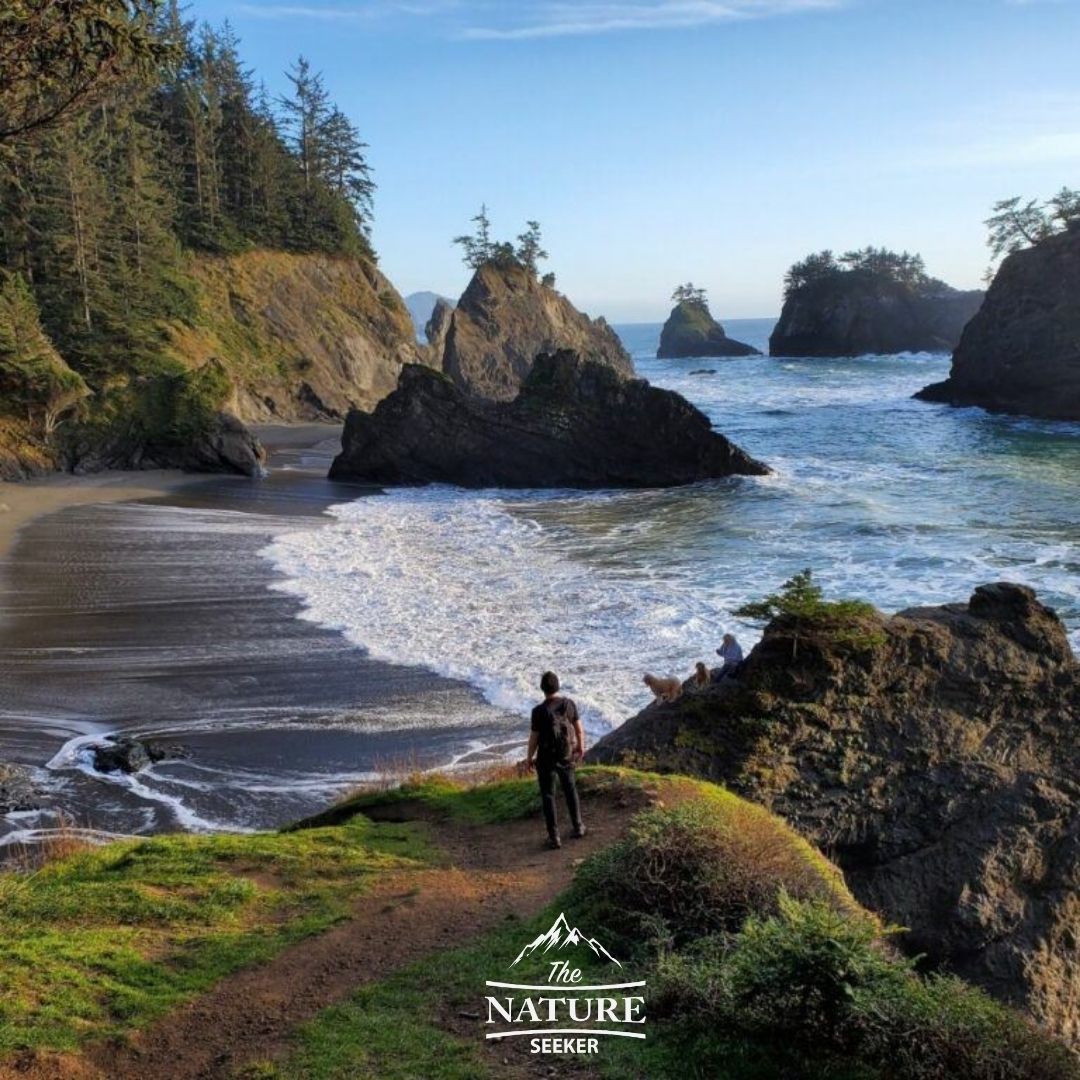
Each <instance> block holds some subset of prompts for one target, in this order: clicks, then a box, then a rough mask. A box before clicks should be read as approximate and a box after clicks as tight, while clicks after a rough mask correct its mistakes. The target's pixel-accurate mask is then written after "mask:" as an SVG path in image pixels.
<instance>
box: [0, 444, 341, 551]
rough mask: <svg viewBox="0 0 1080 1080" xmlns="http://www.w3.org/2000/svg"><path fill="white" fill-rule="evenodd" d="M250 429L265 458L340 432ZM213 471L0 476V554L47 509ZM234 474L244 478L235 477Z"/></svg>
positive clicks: (118, 497) (123, 497)
mask: <svg viewBox="0 0 1080 1080" xmlns="http://www.w3.org/2000/svg"><path fill="white" fill-rule="evenodd" d="M249 426H250V428H251V430H252V431H253V432H254V433H255V435H256V436H258V438H259V441H260V442H261V443H262V444H263V446H264V447H265V448H266V452H267V454H268V455H269V456H270V459H271V464H273V460H272V459H273V458H274V457H275V456H278V455H280V456H282V457H287V456H290V455H292V454H297V453H303V452H304V451H311V450H315V449H316V448H318V447H321V446H322V445H323V444H325V443H327V442H329V441H330V440H331V439H334V438H340V435H341V430H342V425H341V424H253V425H249ZM221 476H227V474H219V473H196V472H192V473H187V472H181V471H180V470H179V469H136V470H119V469H118V470H110V471H106V472H100V473H90V474H88V475H83V476H78V475H75V474H73V473H60V472H58V473H51V474H49V475H47V476H43V477H37V478H35V479H33V480H23V481H13V480H0V560H2V559H6V558H9V557H10V555H11V552H12V550H13V548H14V545H15V542H16V539H17V537H18V535H19V533H20V532H21V531H22V529H23V527H24V526H26V525H28V524H30V522H32V521H35V520H36V519H37V518H40V517H44V516H46V515H47V514H54V513H56V512H58V511H60V510H66V509H68V508H69V507H73V506H93V505H96V504H99V503H115V502H136V501H138V500H141V499H155V498H162V497H164V496H167V495H169V494H171V493H172V492H174V491H178V490H180V489H182V488H185V487H188V486H189V485H191V484H198V483H201V482H205V481H207V480H210V479H213V478H215V477H221ZM237 479H238V480H244V479H247V478H246V477H240V476H238V477H237Z"/></svg>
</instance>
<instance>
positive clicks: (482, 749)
mask: <svg viewBox="0 0 1080 1080" xmlns="http://www.w3.org/2000/svg"><path fill="white" fill-rule="evenodd" d="M259 434H260V437H261V438H263V439H264V440H265V443H266V445H267V446H268V448H270V449H271V459H270V472H269V475H268V476H267V477H265V478H261V479H255V480H252V479H249V478H246V477H234V476H205V475H184V474H181V473H130V474H128V473H124V474H104V475H102V476H96V477H77V478H73V477H63V476H61V477H53V478H49V479H48V480H45V481H43V482H40V481H39V482H35V483H30V484H23V485H5V489H4V494H3V498H2V499H0V501H4V502H7V503H8V505H9V506H10V507H11V509H10V510H8V511H6V512H5V514H4V519H5V528H6V541H7V544H8V548H7V552H6V554H4V555H3V556H0V761H7V762H12V763H17V764H21V765H24V766H27V767H29V768H30V769H31V770H32V774H33V777H34V780H35V783H37V784H38V785H39V787H40V789H41V797H40V804H41V810H40V812H37V813H32V814H29V815H26V814H23V815H19V814H16V815H14V816H8V817H7V818H4V817H3V816H0V848H2V847H3V845H4V842H5V839H7V840H8V841H11V840H13V839H33V838H35V836H36V835H37V834H38V832H39V831H40V830H47V829H48V828H50V827H51V826H53V825H54V824H55V823H56V822H57V821H58V820H59V818H58V817H57V815H58V814H62V815H63V816H64V819H65V820H67V821H69V822H74V823H76V824H77V825H79V826H80V827H87V828H92V829H97V830H103V831H106V832H111V833H146V832H169V831H174V830H176V829H193V830H196V831H206V830H212V831H217V830H222V829H224V830H232V829H248V828H268V827H274V826H277V825H280V824H282V823H284V822H286V821H291V820H295V819H296V818H297V817H300V816H303V815H304V814H306V813H311V812H314V811H315V810H318V809H320V808H321V807H322V806H324V805H325V804H326V803H327V802H328V801H330V800H331V799H332V798H333V797H334V796H335V795H336V794H340V792H341V791H342V790H345V789H348V788H349V787H351V786H353V785H355V784H356V783H359V782H361V781H363V780H365V779H368V778H370V777H371V776H372V775H381V774H383V773H384V772H386V771H388V770H396V769H398V768H400V767H402V766H403V765H405V766H408V767H410V768H411V767H421V768H422V767H424V766H428V765H430V766H441V765H444V764H446V763H449V762H452V761H456V760H462V759H465V758H472V757H473V756H474V755H477V754H479V756H480V757H484V756H486V753H487V750H486V748H490V747H493V746H495V745H497V744H500V743H505V741H506V739H507V737H508V735H510V736H512V737H516V734H515V733H516V732H517V728H518V727H520V718H518V717H508V716H507V715H506V714H505V713H503V712H502V711H501V710H499V709H497V708H494V707H492V706H491V705H489V704H488V703H487V702H485V701H484V700H483V699H482V698H481V696H480V695H479V693H478V692H477V691H476V690H475V689H474V688H473V687H471V686H469V685H468V684H466V683H463V682H460V681H456V680H453V679H446V678H441V677H439V676H437V675H434V674H432V673H431V672H429V671H425V670H423V669H421V668H418V667H407V666H401V665H398V664H391V663H385V662H382V661H379V660H376V659H373V658H371V657H370V656H369V655H367V653H366V652H365V650H363V649H360V648H358V647H357V646H356V645H354V644H353V643H351V642H350V641H349V640H348V639H347V638H346V637H345V636H344V635H343V634H341V633H340V632H339V631H337V630H335V629H332V628H331V629H324V628H320V627H318V626H316V625H314V624H313V623H312V622H310V621H308V620H306V619H304V618H302V617H298V616H302V615H303V612H302V610H301V606H300V604H299V603H298V601H297V600H296V599H294V598H293V597H291V596H288V595H285V594H283V593H282V592H280V591H278V589H277V588H276V584H277V582H278V580H279V577H278V575H277V573H276V571H275V570H274V567H273V566H272V564H271V563H270V561H269V560H268V559H266V558H265V557H264V556H263V555H262V554H261V553H262V552H263V550H264V549H265V548H266V546H267V544H269V543H270V542H271V541H272V540H273V539H274V538H275V537H277V536H280V535H282V534H283V533H287V532H289V531H292V530H301V531H305V530H311V529H319V528H321V527H322V526H323V524H324V523H329V522H330V521H331V520H332V519H330V518H328V517H326V515H325V513H324V512H325V510H326V508H327V507H328V506H331V505H333V504H335V503H344V502H351V501H354V500H356V499H358V498H360V499H362V498H366V497H370V495H371V494H372V491H371V489H362V488H357V487H354V486H351V485H342V484H335V483H333V482H331V481H329V480H327V479H326V471H327V467H328V465H329V461H330V458H331V456H332V454H333V453H334V452H336V449H337V446H338V444H339V429H338V428H337V427H328V426H326V425H316V426H306V427H304V428H287V429H277V428H273V429H266V428H264V429H261V430H260V432H259ZM9 491H10V494H9ZM16 530H18V536H17V537H15V538H14V542H12V539H13V537H14V534H15V532H16ZM120 735H122V736H127V737H131V738H136V739H156V740H161V741H163V742H165V743H167V744H168V745H169V746H178V747H180V750H179V751H178V752H177V753H175V754H174V755H173V756H170V758H169V759H168V760H166V761H164V762H162V763H161V764H158V765H155V766H153V767H151V768H147V769H144V770H142V771H140V772H139V773H138V775H137V776H126V775H124V774H117V773H114V774H108V775H106V774H103V773H100V772H98V771H97V769H96V768H95V766H94V748H95V747H97V746H101V745H102V744H103V743H105V742H107V740H108V739H109V738H110V737H114V736H120ZM522 738H523V735H522V736H521V738H519V739H518V741H519V742H520V741H521V739H522Z"/></svg>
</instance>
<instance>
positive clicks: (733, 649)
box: [716, 634, 743, 679]
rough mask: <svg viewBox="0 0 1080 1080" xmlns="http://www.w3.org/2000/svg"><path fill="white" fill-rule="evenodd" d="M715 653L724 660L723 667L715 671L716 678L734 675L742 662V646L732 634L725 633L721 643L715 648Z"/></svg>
mask: <svg viewBox="0 0 1080 1080" xmlns="http://www.w3.org/2000/svg"><path fill="white" fill-rule="evenodd" d="M716 655H717V656H719V657H720V659H721V660H723V661H724V664H723V667H721V668H720V671H719V672H718V673H717V676H716V677H717V678H718V679H724V678H727V677H728V676H730V675H734V674H735V672H736V671H737V670H738V668H739V666H740V665H741V664H742V662H743V651H742V646H741V645H740V644H739V643H738V641H736V639H735V635H734V634H725V635H724V640H723V644H722V645H721V646H720V648H719V649H717V650H716Z"/></svg>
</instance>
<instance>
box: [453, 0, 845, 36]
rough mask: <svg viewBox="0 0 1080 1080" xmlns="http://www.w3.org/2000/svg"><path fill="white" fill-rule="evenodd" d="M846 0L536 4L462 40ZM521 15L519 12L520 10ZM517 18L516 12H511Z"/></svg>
mask: <svg viewBox="0 0 1080 1080" xmlns="http://www.w3.org/2000/svg"><path fill="white" fill-rule="evenodd" d="M847 2H848V0H610V2H596V0H585V2H582V3H561V2H552V3H541V4H536V5H534V6H532V7H530V9H529V10H528V12H527V14H526V16H525V18H519V19H517V20H515V21H512V22H510V23H498V24H490V25H484V26H471V27H468V28H467V29H465V30H464V31H463V32H462V35H461V36H462V37H465V38H470V39H473V40H488V41H522V40H528V39H530V38H552V37H581V36H585V35H592V34H608V33H616V32H620V31H630V30H676V29H687V28H690V27H695V26H706V25H709V24H715V23H726V22H735V21H737V20H744V19H761V18H768V17H773V16H778V15H793V14H799V13H802V12H811V11H827V10H832V9H835V8H839V7H844V6H846V5H847ZM519 12H520V9H519ZM515 14H517V13H515Z"/></svg>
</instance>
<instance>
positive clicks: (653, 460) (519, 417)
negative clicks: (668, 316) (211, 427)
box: [330, 351, 769, 488]
mask: <svg viewBox="0 0 1080 1080" xmlns="http://www.w3.org/2000/svg"><path fill="white" fill-rule="evenodd" d="M768 471H769V470H768V468H767V467H766V466H764V465H762V464H761V463H760V462H757V461H754V460H753V458H751V457H749V456H748V455H746V454H745V453H743V451H742V450H740V449H739V448H738V447H737V446H735V445H734V444H732V443H731V442H729V441H728V440H727V439H725V438H724V436H723V435H720V434H718V433H717V432H715V431H713V428H712V425H711V424H710V422H709V420H708V418H707V417H706V416H705V415H704V413H702V412H700V411H699V410H698V409H696V408H694V406H693V405H691V404H690V403H689V402H688V401H686V399H685V398H682V397H680V396H679V395H678V394H676V393H673V392H671V391H669V390H658V389H656V388H655V387H652V386H650V385H649V384H648V383H646V382H644V381H642V380H639V379H625V378H623V377H622V376H621V375H620V374H619V373H618V372H616V371H614V370H613V369H612V368H611V367H610V366H608V365H606V364H603V363H598V362H596V361H593V360H586V359H584V358H582V357H581V356H578V355H577V354H576V353H572V352H569V351H562V352H558V353H553V354H545V355H541V356H539V357H537V358H536V362H535V364H534V365H533V366H532V370H531V372H530V374H529V376H528V379H527V380H526V382H525V385H524V386H523V387H522V389H521V392H520V393H519V394H518V396H517V397H516V398H515V399H514V400H513V401H510V402H496V401H489V400H486V399H484V398H480V397H476V396H474V395H470V394H468V393H466V392H465V391H463V390H462V389H461V388H460V387H459V386H457V385H455V383H454V382H453V381H452V380H451V379H449V378H448V377H447V376H445V375H440V374H439V373H437V372H434V371H431V370H430V369H429V368H425V367H421V366H412V367H407V368H406V369H405V370H404V371H403V372H402V375H401V381H400V383H399V385H398V389H397V390H396V391H395V392H394V393H393V394H391V395H390V396H389V397H388V398H386V399H385V400H384V401H382V402H380V403H379V405H378V406H377V407H376V408H375V411H374V412H371V413H362V412H356V411H354V412H352V413H350V414H349V418H348V420H347V421H346V424H345V433H344V436H343V437H342V451H341V454H340V455H339V456H338V457H337V458H336V460H335V461H334V464H333V467H332V469H331V470H330V476H331V478H332V479H335V480H363V481H368V482H372V483H378V484H427V483H446V484H457V485H460V486H462V487H511V488H546V487H569V488H607V487H611V488H639V487H671V486H674V485H677V484H690V483H694V482H695V481H698V480H707V479H711V478H713V477H722V476H731V475H733V474H739V475H748V476H760V475H762V474H765V473H767V472H768Z"/></svg>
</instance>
